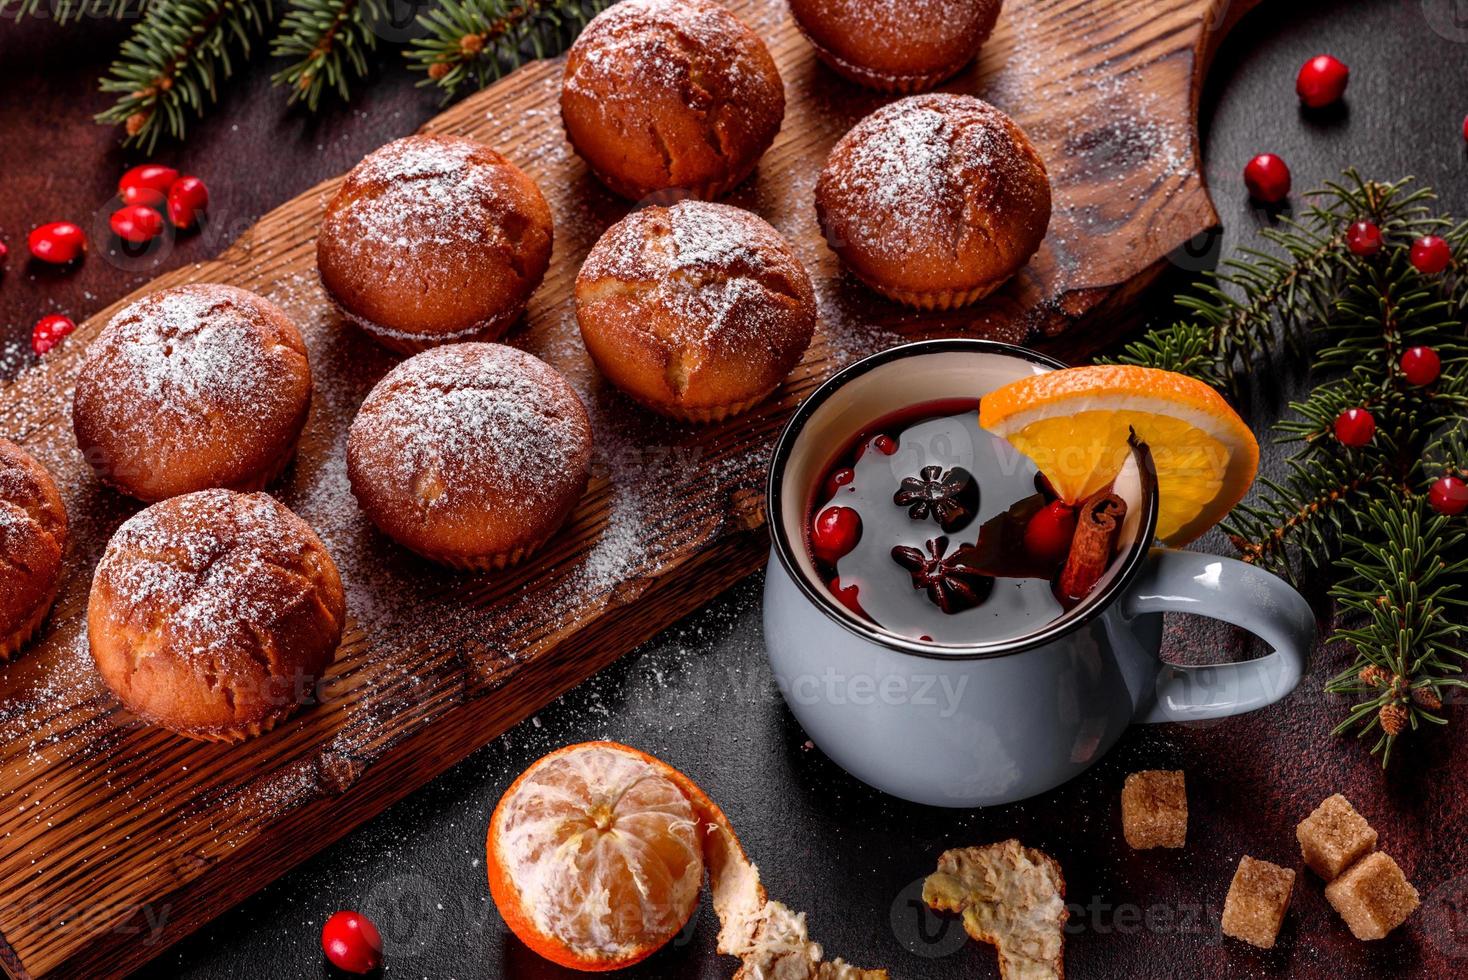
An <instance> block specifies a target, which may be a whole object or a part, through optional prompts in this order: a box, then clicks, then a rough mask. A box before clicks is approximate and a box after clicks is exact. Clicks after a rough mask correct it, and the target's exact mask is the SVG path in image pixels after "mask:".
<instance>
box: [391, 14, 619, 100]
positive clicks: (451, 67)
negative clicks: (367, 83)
mask: <svg viewBox="0 0 1468 980" xmlns="http://www.w3.org/2000/svg"><path fill="white" fill-rule="evenodd" d="M610 2H611V0H440V2H439V5H438V7H437V8H436V9H434V10H432V11H430V12H429V13H428V14H426V15H423V16H420V17H419V18H418V23H419V24H420V25H421V26H422V27H423V29H424V30H425V31H426V32H427V35H426V36H425V37H422V38H418V39H416V40H414V41H412V42H411V43H410V44H409V47H408V51H407V52H406V57H407V59H408V62H409V64H411V65H412V66H413V67H414V68H417V69H419V70H421V71H423V72H425V73H426V75H427V77H426V78H424V79H423V81H422V82H420V83H419V84H421V85H437V86H438V87H439V88H441V89H442V90H443V92H444V98H445V100H447V99H451V98H453V97H454V96H455V95H457V94H458V92H459V90H460V89H461V88H463V87H464V86H466V85H469V86H473V87H474V88H484V87H485V86H486V85H488V84H489V83H490V82H492V81H494V80H495V79H497V78H499V77H500V76H501V75H502V74H504V72H505V71H506V70H508V69H512V68H515V67H517V66H519V65H520V64H522V63H523V62H524V61H526V60H527V59H529V58H544V57H547V56H549V55H554V54H558V53H560V52H561V51H562V50H564V49H565V48H566V47H567V46H568V45H569V44H570V43H571V42H572V41H573V40H574V39H575V38H576V35H577V34H579V33H580V32H581V28H583V27H585V26H586V22H587V20H588V19H589V18H590V17H591V16H592V15H593V14H595V13H597V12H598V11H600V10H602V9H603V8H605V7H607V6H608V5H609V4H610Z"/></svg>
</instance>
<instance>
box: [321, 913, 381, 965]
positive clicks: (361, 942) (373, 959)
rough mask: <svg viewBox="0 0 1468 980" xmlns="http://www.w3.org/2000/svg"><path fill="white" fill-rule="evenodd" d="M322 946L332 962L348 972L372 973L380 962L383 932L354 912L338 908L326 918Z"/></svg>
mask: <svg viewBox="0 0 1468 980" xmlns="http://www.w3.org/2000/svg"><path fill="white" fill-rule="evenodd" d="M321 949H322V951H323V952H325V953H326V958H327V959H329V960H331V963H332V965H333V966H335V967H336V968H337V969H340V970H346V971H347V972H348V973H371V972H372V971H373V970H375V969H377V968H378V967H380V966H381V965H382V936H381V934H379V933H378V931H377V927H376V926H375V925H373V924H372V920H371V919H369V918H367V917H366V916H365V915H361V914H360V913H357V912H337V913H335V914H334V915H332V917H331V918H329V919H327V920H326V925H324V926H322V928H321Z"/></svg>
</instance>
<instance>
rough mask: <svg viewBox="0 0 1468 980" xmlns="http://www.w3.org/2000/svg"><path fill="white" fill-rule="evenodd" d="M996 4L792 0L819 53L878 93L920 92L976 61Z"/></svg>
mask: <svg viewBox="0 0 1468 980" xmlns="http://www.w3.org/2000/svg"><path fill="white" fill-rule="evenodd" d="M999 4H1000V0H790V12H791V13H792V14H794V15H795V24H796V26H797V27H799V28H800V32H801V33H802V34H804V35H805V37H806V40H808V41H809V42H810V43H811V47H813V48H815V51H816V56H817V57H818V58H820V59H821V61H823V62H824V63H825V64H826V65H827V66H828V67H830V68H831V69H832V70H833V71H835V72H836V73H837V74H838V75H840V76H842V77H843V78H846V79H848V80H850V81H853V82H856V83H857V84H858V85H865V86H867V87H869V88H874V89H877V90H878V91H881V92H920V91H922V90H923V89H927V88H932V87H933V86H934V85H937V84H938V83H939V82H941V81H943V80H944V79H945V78H949V77H951V76H953V75H955V74H957V73H958V71H959V69H961V68H962V67H963V66H964V65H966V64H968V63H969V62H970V61H972V60H974V57H975V56H976V55H977V54H978V53H979V48H980V47H982V46H983V44H984V42H985V41H987V40H988V39H989V35H990V34H991V33H992V32H993V30H994V22H995V21H996V20H998V19H999Z"/></svg>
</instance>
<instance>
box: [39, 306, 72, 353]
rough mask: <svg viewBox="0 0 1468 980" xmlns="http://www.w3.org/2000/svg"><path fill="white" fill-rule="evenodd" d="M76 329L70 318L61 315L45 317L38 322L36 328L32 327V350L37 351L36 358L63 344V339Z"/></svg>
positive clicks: (55, 314) (53, 314)
mask: <svg viewBox="0 0 1468 980" xmlns="http://www.w3.org/2000/svg"><path fill="white" fill-rule="evenodd" d="M75 329H76V324H75V323H73V322H72V321H71V318H70V317H65V316H62V315H61V314H60V313H52V314H50V315H48V316H43V317H41V318H40V319H39V320H37V321H36V325H35V326H34V327H31V350H33V351H35V352H36V356H37V357H39V356H40V355H42V354H44V353H46V352H47V351H48V350H50V349H51V348H53V347H55V346H56V345H57V344H59V343H61V338H63V337H65V336H66V335H67V334H69V333H71V332H72V331H73V330H75Z"/></svg>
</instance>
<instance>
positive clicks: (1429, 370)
mask: <svg viewBox="0 0 1468 980" xmlns="http://www.w3.org/2000/svg"><path fill="white" fill-rule="evenodd" d="M1442 373H1443V362H1442V358H1440V357H1438V356H1437V351H1435V350H1433V349H1432V348H1431V347H1409V348H1407V349H1406V350H1405V351H1403V352H1402V374H1403V375H1405V376H1406V378H1407V381H1408V382H1409V383H1411V384H1414V385H1430V384H1432V383H1433V382H1434V381H1436V380H1437V378H1438V375H1440V374H1442Z"/></svg>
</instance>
